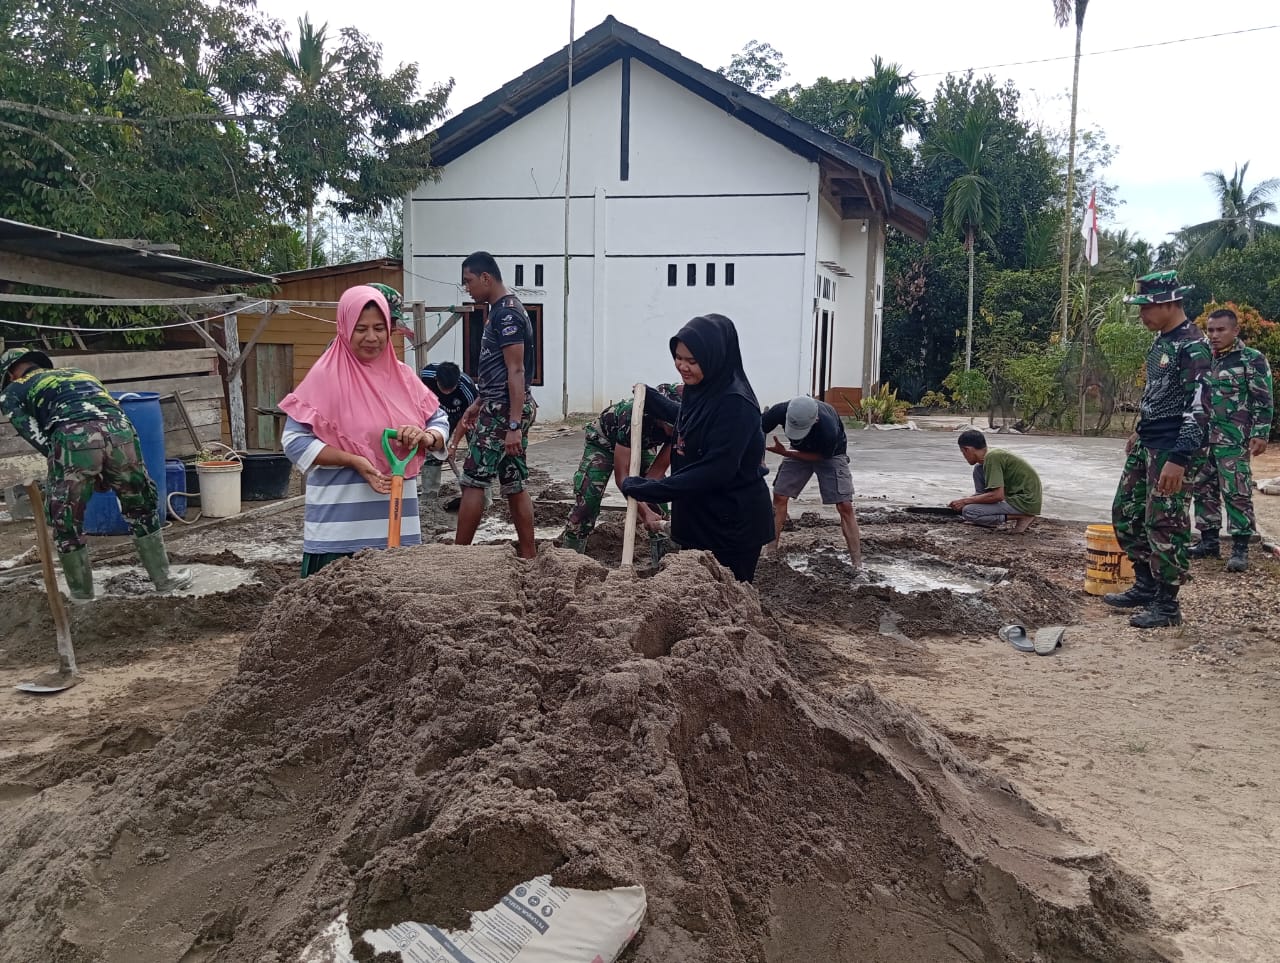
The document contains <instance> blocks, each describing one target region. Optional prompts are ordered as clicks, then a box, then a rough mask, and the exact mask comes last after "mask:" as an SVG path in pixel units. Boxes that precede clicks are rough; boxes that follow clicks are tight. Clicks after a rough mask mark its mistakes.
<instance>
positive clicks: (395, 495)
mask: <svg viewBox="0 0 1280 963" xmlns="http://www.w3.org/2000/svg"><path fill="white" fill-rule="evenodd" d="M403 514H404V475H392V476H391V507H390V511H389V513H388V517H387V548H396V547H398V546H399V544H400V523H401V519H402V517H403Z"/></svg>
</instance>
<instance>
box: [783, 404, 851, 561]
mask: <svg viewBox="0 0 1280 963" xmlns="http://www.w3.org/2000/svg"><path fill="white" fill-rule="evenodd" d="M760 427H761V429H762V430H763V431H764V433H765V434H766V435H768V434H769V433H770V432H771V431H774V430H775V429H777V428H779V427H782V429H783V434H785V435H786V436H787V441H789V442H790V443H791V447H789V448H788V447H787V446H786V445H784V444H783V443H782V442H781V441H780V440H778V439H776V438H775V439H774V440H773V443H772V444H771V445H770V446H769V450H770V451H771V452H774V453H775V454H778V455H781V456H782V464H781V465H779V466H778V473H777V475H776V476H775V477H774V480H773V513H774V529H775V531H776V532H777V535H776V537H775V539H774V543H773V550H774V551H777V549H778V544H779V543H780V542H781V541H782V526H783V525H785V524H786V522H787V503H788V502H789V501H790V500H791V499H793V498H796V497H798V496H799V495H800V493H801V492H802V491H804V486H805V485H807V484H809V479H810V478H812V477H813V476H814V475H817V476H818V491H819V492H820V493H821V495H822V504H824V505H835V506H836V511H837V512H839V513H840V531H841V532H842V533H843V534H844V541H845V544H846V545H848V546H849V559H850V560H851V561H852V563H853V567H854V568H855V569H860V568H861V567H862V541H861V539H860V537H859V535H858V515H857V512H855V511H854V510H853V473H852V472H850V470H849V456H848V454H847V451H848V446H849V440H848V438H847V437H846V435H845V433H844V423H843V422H841V420H840V416H839V415H838V414H836V410H835V409H834V408H832V407H831V406H830V405H829V404H827V403H826V402H825V401H817V400H815V399H814V398H810V397H808V396H801V397H799V398H792V399H791V400H790V401H783V402H781V403H779V404H776V405H774V406H773V407H772V408H768V409H766V410H765V412H764V414H763V415H762V416H761V418H760Z"/></svg>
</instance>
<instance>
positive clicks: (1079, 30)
mask: <svg viewBox="0 0 1280 963" xmlns="http://www.w3.org/2000/svg"><path fill="white" fill-rule="evenodd" d="M1088 5H1089V0H1053V16H1054V18H1055V19H1056V20H1057V21H1058V26H1059V27H1065V26H1066V25H1067V24H1068V23H1070V22H1071V15H1072V12H1073V11H1074V13H1075V21H1076V56H1075V66H1074V68H1073V70H1072V76H1071V131H1070V133H1069V134H1068V135H1067V192H1066V199H1065V201H1064V202H1063V203H1064V207H1063V218H1062V220H1063V225H1062V304H1063V306H1064V307H1063V310H1062V339H1063V340H1064V341H1065V340H1066V339H1067V317H1068V315H1069V314H1070V312H1069V311H1068V310H1067V309H1066V307H1065V306H1066V305H1067V303H1068V300H1067V299H1068V297H1069V296H1070V283H1071V233H1072V231H1073V229H1074V226H1075V218H1074V217H1072V212H1071V202H1072V199H1073V198H1074V197H1075V189H1076V184H1075V180H1076V107H1077V105H1078V103H1079V95H1080V39H1081V37H1082V36H1083V35H1084V11H1085V8H1086V7H1087V6H1088Z"/></svg>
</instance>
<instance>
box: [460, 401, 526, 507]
mask: <svg viewBox="0 0 1280 963" xmlns="http://www.w3.org/2000/svg"><path fill="white" fill-rule="evenodd" d="M510 407H511V405H510V404H509V403H507V402H505V401H483V402H481V405H480V414H479V415H478V416H477V418H476V426H475V428H474V429H473V430H472V432H471V438H470V445H469V447H468V448H467V460H466V461H465V462H463V465H462V481H461V484H462V487H464V488H485V489H487V488H488V487H489V486H490V485H491V484H493V480H494V478H497V479H498V485H499V489H498V490H499V491H500V492H501V493H502V494H503V495H506V496H508V497H509V496H511V495H518V494H519V493H520V492H522V491H524V483H525V479H527V478H528V477H529V463H528V461H527V460H526V455H525V453H526V452H527V451H528V449H529V428H530V427H532V425H533V418H534V413H535V411H536V409H535V407H534V404H533V399H532V398H531V397H530V396H529V394H528V393H527V392H526V393H525V399H524V409H523V410H522V411H521V412H520V449H521V451H520V455H519V456H518V457H513V456H511V455H508V454H507V450H506V441H507V410H508V409H509V408H510Z"/></svg>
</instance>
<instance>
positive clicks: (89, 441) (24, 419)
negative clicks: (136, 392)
mask: <svg viewBox="0 0 1280 963" xmlns="http://www.w3.org/2000/svg"><path fill="white" fill-rule="evenodd" d="M0 409H2V410H3V411H4V413H5V414H6V415H8V416H9V421H10V423H11V424H12V425H13V427H14V430H15V431H17V432H18V434H19V435H21V436H22V437H23V438H25V439H26V440H27V441H28V442H30V443H31V444H32V445H33V446H34V447H35V448H36V449H37V450H38V451H39V452H40V453H41V454H42V455H45V456H46V457H47V458H48V459H49V497H48V502H47V504H46V506H45V514H46V516H47V517H48V519H49V525H50V526H51V527H52V528H53V534H54V538H55V540H56V541H57V544H58V551H59V552H60V553H64V554H65V553H67V552H73V551H75V550H77V549H81V548H84V547H85V540H84V537H83V535H82V534H81V530H82V529H83V527H84V512H85V506H86V505H87V504H88V502H89V499H90V497H91V496H92V495H93V491H94V488H95V486H97V487H103V486H106V488H108V489H110V490H113V491H115V493H116V494H117V495H118V496H119V498H120V510H121V513H122V514H123V515H124V517H125V518H126V519H128V521H129V527H130V529H131V530H132V532H133V534H134V535H135V536H144V535H149V534H151V533H153V532H156V531H158V530H159V528H160V526H159V522H158V518H157V515H156V507H157V505H156V502H157V494H156V486H155V484H154V483H153V482H152V481H151V479H150V477H148V475H147V470H146V467H145V465H144V464H143V461H142V449H141V446H140V445H139V443H138V435H137V432H135V431H134V428H133V425H132V424H131V423H130V421H129V419H128V417H127V416H126V415H125V413H124V412H123V411H122V410H121V409H120V406H119V405H118V404H116V402H115V399H113V398H112V397H111V396H110V395H109V394H107V389H106V388H105V387H103V385H102V382H100V381H99V380H98V379H97V378H95V377H94V376H93V375H91V374H88V373H86V372H84V371H79V370H77V369H75V368H36V369H33V370H31V371H29V372H27V374H25V375H24V376H22V377H21V378H17V379H15V380H13V381H12V382H10V383H9V384H8V385H7V386H6V387H5V389H4V392H3V394H0Z"/></svg>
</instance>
